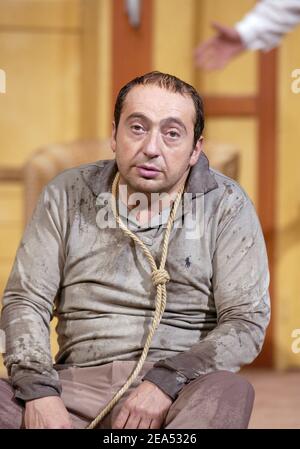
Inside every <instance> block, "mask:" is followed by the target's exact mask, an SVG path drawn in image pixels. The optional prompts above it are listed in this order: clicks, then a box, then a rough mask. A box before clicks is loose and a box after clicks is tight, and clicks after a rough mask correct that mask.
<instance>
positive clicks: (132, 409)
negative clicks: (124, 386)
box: [112, 380, 173, 429]
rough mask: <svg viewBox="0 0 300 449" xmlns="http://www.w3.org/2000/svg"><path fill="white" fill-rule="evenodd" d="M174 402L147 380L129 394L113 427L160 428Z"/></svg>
mask: <svg viewBox="0 0 300 449" xmlns="http://www.w3.org/2000/svg"><path fill="white" fill-rule="evenodd" d="M172 402H173V400H172V399H171V398H170V396H168V395H167V394H165V393H164V392H163V391H162V390H161V389H160V388H158V387H157V386H156V385H155V384H153V383H152V382H149V381H147V380H145V381H143V382H142V383H141V384H140V385H139V386H138V387H137V388H136V389H135V390H134V391H133V392H132V393H131V394H130V395H129V396H128V398H127V399H126V401H125V402H124V404H123V406H122V408H121V410H120V412H119V414H118V416H117V417H116V419H115V421H114V422H113V423H112V429H160V428H161V426H162V424H163V422H164V419H165V417H166V415H167V413H168V410H169V408H170V406H171V404H172Z"/></svg>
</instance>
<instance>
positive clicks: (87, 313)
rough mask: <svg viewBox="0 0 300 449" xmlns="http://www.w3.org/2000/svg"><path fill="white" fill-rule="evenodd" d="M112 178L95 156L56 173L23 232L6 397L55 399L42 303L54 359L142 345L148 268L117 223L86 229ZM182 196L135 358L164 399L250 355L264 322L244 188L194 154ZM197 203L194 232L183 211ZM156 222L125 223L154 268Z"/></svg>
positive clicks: (263, 293) (74, 360) (8, 312)
mask: <svg viewBox="0 0 300 449" xmlns="http://www.w3.org/2000/svg"><path fill="white" fill-rule="evenodd" d="M115 173H116V163H115V161H98V162H95V163H91V164H87V165H84V166H80V167H77V168H73V169H70V170H67V171H65V172H63V173H62V174H60V175H58V176H57V177H56V178H55V179H54V180H53V181H51V182H50V183H49V184H48V185H47V186H46V187H45V189H44V191H43V193H42V194H41V196H40V199H39V202H38V205H37V207H36V209H35V212H34V215H33V218H32V221H31V222H30V224H29V225H28V226H27V228H26V231H25V234H24V236H23V239H22V241H21V243H20V246H19V249H18V251H17V255H16V259H15V262H14V266H13V269H12V272H11V275H10V278H9V280H8V283H7V286H6V290H5V293H4V297H3V310H2V318H1V328H2V329H3V330H4V331H5V334H6V354H5V364H6V366H7V369H8V372H9V374H10V376H11V378H12V382H13V385H14V388H15V392H16V397H18V398H21V399H24V400H29V399H33V398H36V397H42V396H49V395H58V394H60V383H59V380H58V376H57V371H56V370H55V369H54V368H55V367H53V363H52V358H51V354H50V344H49V322H50V320H51V317H52V316H53V306H54V304H55V314H56V315H57V317H58V320H59V321H58V326H57V332H58V342H59V347H60V350H59V352H58V354H57V356H56V362H57V363H58V364H66V365H76V366H79V367H86V366H95V365H101V364H104V363H108V362H111V361H114V360H138V358H139V356H140V354H141V352H142V349H143V347H144V344H145V340H146V337H147V334H148V332H149V329H150V326H151V319H152V316H153V311H154V308H155V304H154V301H155V288H154V287H153V286H152V283H151V270H150V266H149V263H148V261H147V259H146V258H145V255H144V254H143V252H142V250H141V249H140V247H137V246H136V244H135V243H133V241H132V240H131V239H130V238H128V237H126V236H124V234H123V232H122V231H121V230H120V229H119V228H114V229H111V228H106V229H100V228H99V225H98V224H97V216H98V215H97V214H98V213H99V211H100V213H102V212H103V211H104V210H106V213H107V219H109V216H111V214H112V212H111V208H110V204H109V203H108V204H106V205H105V201H103V200H102V197H103V195H104V196H105V193H106V192H110V191H111V184H112V181H113V178H114V175H115ZM186 192H188V193H190V195H189V196H190V198H192V199H191V201H190V202H189V203H188V205H187V207H186V208H183V207H182V208H179V210H178V213H177V216H176V220H175V224H174V228H173V230H172V232H171V236H170V245H169V252H168V258H167V263H166V269H167V270H168V272H169V274H170V277H171V281H170V282H169V283H168V284H167V295H168V298H167V305H166V309H165V312H164V315H163V317H162V320H161V323H160V325H159V328H158V330H157V332H156V334H155V335H154V338H153V341H152V345H151V349H150V351H149V355H148V359H147V360H149V361H154V362H156V363H155V366H154V367H153V368H152V369H151V370H150V371H149V372H148V373H147V375H146V376H145V377H144V379H148V380H151V381H152V382H154V383H155V384H156V385H158V386H159V387H160V388H161V389H162V390H163V391H165V392H166V393H167V394H169V395H170V396H171V397H172V398H176V395H177V393H178V392H179V391H180V389H181V388H182V387H183V386H184V384H186V383H188V382H189V381H191V380H192V379H194V378H196V377H197V376H199V375H200V374H204V373H209V372H211V371H215V370H229V371H233V372H235V371H237V370H239V368H240V367H241V366H242V365H244V364H248V363H250V362H252V360H253V359H254V358H255V357H256V356H257V355H258V353H259V352H260V350H261V347H262V344H263V341H264V335H265V330H266V327H267V324H268V322H269V295H268V284H269V274H268V264H267V256H266V250H265V243H264V239H263V236H262V231H261V227H260V224H259V221H258V218H257V215H256V213H255V210H254V207H253V205H252V203H251V201H250V199H249V198H248V196H247V194H246V193H245V192H244V191H243V189H242V188H241V187H240V186H239V185H238V184H237V183H236V182H235V181H233V180H232V179H229V178H228V177H226V176H224V175H222V174H220V173H218V172H217V171H215V170H212V169H210V168H209V165H208V161H207V158H206V156H205V155H204V153H202V154H201V156H200V158H199V161H198V163H197V164H196V165H195V166H194V167H193V168H192V169H191V172H190V175H189V178H188V181H187V184H186ZM197 201H198V202H199V204H200V212H201V213H200V216H199V217H198V218H197V216H196V219H197V220H194V222H197V221H198V225H199V223H200V224H201V225H200V226H198V225H197V226H198V227H197V226H196V228H195V229H194V231H195V230H196V234H195V233H193V232H192V233H191V229H192V231H193V228H192V227H191V226H190V225H191V222H189V224H188V226H187V223H188V220H187V218H186V217H187V215H188V214H189V213H191V212H192V211H195V204H196V202H197ZM105 208H106V209H105ZM121 210H122V209H120V211H121ZM156 218H157V217H156ZM166 220H167V217H166V216H164V214H162V219H161V220H159V219H157V220H155V219H154V220H153V223H152V224H151V227H145V226H144V227H141V228H137V227H135V224H134V221H132V222H129V226H130V227H131V228H132V229H134V230H135V232H137V234H138V235H139V237H140V238H141V239H142V240H143V241H144V242H145V244H146V245H148V248H149V249H150V251H151V252H152V254H153V255H154V257H155V260H156V262H157V263H158V262H159V260H160V257H161V244H162V239H163V236H164V232H165V224H164V223H165V222H166ZM199 220H200V221H199ZM178 223H180V224H181V226H179V225H178ZM188 227H189V228H190V229H187V228H188Z"/></svg>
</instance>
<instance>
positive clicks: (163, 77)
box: [114, 71, 204, 146]
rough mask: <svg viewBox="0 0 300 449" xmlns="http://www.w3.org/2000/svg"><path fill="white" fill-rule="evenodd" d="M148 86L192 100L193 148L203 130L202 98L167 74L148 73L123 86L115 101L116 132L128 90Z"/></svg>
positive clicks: (182, 82)
mask: <svg viewBox="0 0 300 449" xmlns="http://www.w3.org/2000/svg"><path fill="white" fill-rule="evenodd" d="M148 84H153V85H156V86H159V87H161V88H163V89H166V90H169V91H171V92H175V93H180V94H181V95H188V96H189V97H190V98H191V99H192V100H193V102H194V106H195V113H196V117H195V125H194V146H195V145H196V143H197V141H198V140H199V138H200V136H201V134H202V131H203V128H204V112H203V101H202V98H201V97H200V95H199V94H198V92H197V91H196V89H194V87H193V86H191V85H190V84H188V83H186V82H184V81H182V80H181V79H179V78H177V77H176V76H173V75H169V74H168V73H161V72H157V71H155V72H149V73H146V74H145V75H143V76H138V77H137V78H134V79H133V80H132V81H130V82H129V83H127V84H126V85H125V86H123V87H122V89H121V90H120V92H119V94H118V97H117V99H116V103H115V110H114V119H115V125H116V130H117V129H118V125H119V122H120V117H121V113H122V108H123V104H124V101H125V98H126V96H127V94H128V92H130V90H131V89H132V88H133V87H135V86H139V85H142V86H146V85H148Z"/></svg>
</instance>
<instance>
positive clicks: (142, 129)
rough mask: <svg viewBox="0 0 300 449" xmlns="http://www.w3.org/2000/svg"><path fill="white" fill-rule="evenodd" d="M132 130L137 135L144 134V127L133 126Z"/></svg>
mask: <svg viewBox="0 0 300 449" xmlns="http://www.w3.org/2000/svg"><path fill="white" fill-rule="evenodd" d="M131 129H132V131H133V132H134V133H136V134H141V133H142V132H144V128H143V126H142V125H132V126H131Z"/></svg>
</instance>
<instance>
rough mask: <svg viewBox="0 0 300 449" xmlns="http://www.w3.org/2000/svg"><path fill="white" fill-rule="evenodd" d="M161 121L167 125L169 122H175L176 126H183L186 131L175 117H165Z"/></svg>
mask: <svg viewBox="0 0 300 449" xmlns="http://www.w3.org/2000/svg"><path fill="white" fill-rule="evenodd" d="M162 123H163V124H164V125H168V124H170V123H176V124H177V125H178V126H180V127H181V128H183V129H184V130H185V132H187V129H186V127H185V124H184V123H183V122H182V121H181V120H180V119H179V118H177V117H168V118H165V119H164V120H162Z"/></svg>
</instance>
